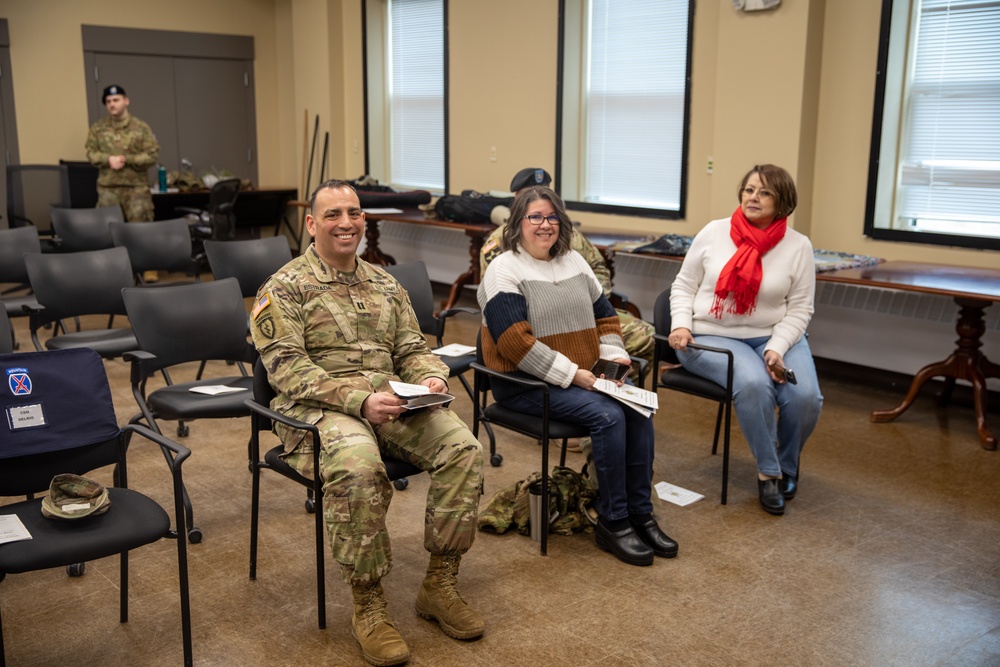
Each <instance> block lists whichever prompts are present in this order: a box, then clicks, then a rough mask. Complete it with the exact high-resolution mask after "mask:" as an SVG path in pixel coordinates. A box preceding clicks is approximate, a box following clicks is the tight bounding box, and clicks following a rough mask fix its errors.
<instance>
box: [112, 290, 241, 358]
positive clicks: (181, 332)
mask: <svg viewBox="0 0 1000 667" xmlns="http://www.w3.org/2000/svg"><path fill="white" fill-rule="evenodd" d="M122 294H123V297H124V301H125V307H126V311H127V313H128V317H129V321H130V322H131V323H132V328H133V330H134V331H135V336H136V339H137V340H138V341H139V348H140V349H141V350H142V351H144V352H148V353H150V354H153V355H155V356H156V359H155V360H150V361H148V362H146V363H144V366H145V367H146V370H147V374H148V373H149V372H156V371H159V370H160V369H163V368H167V367H169V366H174V365H176V364H183V363H186V362H190V361H202V360H220V361H242V362H247V363H253V361H254V359H255V358H256V351H255V350H254V348H253V346H252V345H250V343H249V342H247V328H246V317H247V316H246V310H245V309H244V307H243V296H242V295H241V294H240V286H239V283H237V282H236V280H235V279H234V278H226V279H224V280H214V281H211V282H202V283H192V284H188V285H167V286H164V287H162V288H159V289H147V288H144V287H132V288H129V289H125V290H123V292H122Z"/></svg>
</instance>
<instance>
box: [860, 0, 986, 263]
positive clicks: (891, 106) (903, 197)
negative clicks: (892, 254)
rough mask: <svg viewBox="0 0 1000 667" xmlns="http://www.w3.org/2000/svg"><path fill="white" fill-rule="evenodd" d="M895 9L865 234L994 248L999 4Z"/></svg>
mask: <svg viewBox="0 0 1000 667" xmlns="http://www.w3.org/2000/svg"><path fill="white" fill-rule="evenodd" d="M886 1H887V2H888V0H886ZM895 4H897V5H898V6H897V7H892V8H887V11H886V12H884V19H883V44H882V51H881V53H880V60H881V61H882V62H881V63H880V68H879V69H880V72H881V73H882V80H881V81H880V88H879V92H880V93H881V94H882V95H883V97H884V100H883V104H882V109H881V111H882V113H881V116H880V117H877V118H876V123H877V126H876V129H875V132H873V164H872V168H871V173H872V174H873V175H874V176H875V178H874V179H872V180H871V184H870V187H869V206H868V212H867V213H868V215H867V219H866V233H869V235H871V236H873V237H875V238H890V239H898V240H907V241H917V242H928V243H938V244H947V245H957V246H969V247H992V248H1000V0H915V1H914V2H913V3H912V6H910V5H909V4H908V3H902V2H898V3H895ZM886 24H888V25H886ZM881 65H884V66H881ZM897 118H898V121H896V120H895V119H897ZM879 135H881V136H879ZM874 138H877V139H878V142H877V143H875V142H874ZM897 156H898V157H897Z"/></svg>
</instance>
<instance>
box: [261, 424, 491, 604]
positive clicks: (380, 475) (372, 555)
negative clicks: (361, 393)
mask: <svg viewBox="0 0 1000 667" xmlns="http://www.w3.org/2000/svg"><path fill="white" fill-rule="evenodd" d="M278 426H279V427H280V426H281V425H280V424H279V425H278ZM316 426H317V427H318V428H319V432H320V440H321V441H322V447H323V449H322V451H321V452H320V459H319V460H320V468H321V476H322V479H323V514H324V518H325V521H326V527H327V532H328V534H329V536H330V547H331V550H332V552H333V557H334V559H335V560H336V561H337V562H338V563H340V565H341V575H342V576H343V578H344V581H345V582H347V583H348V584H350V585H351V586H356V585H364V584H371V583H376V582H378V581H379V580H380V579H381V578H382V577H384V576H386V575H387V574H389V570H391V569H392V551H391V548H390V543H389V534H388V532H387V531H386V527H385V514H386V511H387V510H388V509H389V502H390V501H391V500H392V494H393V487H392V483H391V482H390V481H389V478H388V477H387V476H386V472H385V465H384V464H383V463H382V458H381V454H380V445H381V450H382V451H384V452H385V453H386V454H388V455H390V456H392V457H393V458H397V459H401V460H405V461H409V462H410V463H412V464H414V465H416V466H417V467H419V468H421V469H422V470H426V471H427V472H428V473H430V477H431V483H430V489H429V490H428V492H427V509H426V512H425V514H424V547H425V548H426V549H427V550H428V551H429V552H431V553H432V554H440V555H461V554H464V553H465V552H466V551H468V550H469V547H471V546H472V542H473V540H474V539H475V536H476V521H477V516H478V511H479V497H480V494H481V493H482V467H483V450H482V446H481V445H480V444H479V441H478V440H476V439H475V438H474V437H473V435H472V433H471V432H470V431H469V429H468V427H467V426H466V425H465V423H464V422H462V420H461V419H459V418H458V416H456V415H455V414H454V413H453V412H452V411H451V410H448V409H445V408H441V409H435V410H423V411H420V412H417V413H415V414H412V415H409V416H406V417H404V418H403V419H402V420H396V421H393V422H390V423H388V424H381V425H378V426H374V427H373V426H372V425H370V424H369V423H368V422H367V421H365V420H362V419H357V418H355V417H352V416H350V415H345V414H343V413H340V412H333V411H325V412H324V414H323V417H322V418H321V419H320V420H319V422H318V423H317V424H316ZM373 428H374V430H373ZM278 435H279V437H283V436H285V435H286V433H282V432H280V431H279V433H278ZM285 460H286V461H287V462H288V464H289V465H291V466H292V467H293V468H295V469H296V470H298V471H299V472H300V473H301V474H302V475H303V476H305V477H308V478H309V479H312V477H313V472H312V467H313V453H312V442H311V439H309V438H307V439H305V440H303V441H302V442H301V443H300V444H299V445H298V446H297V447H296V448H295V449H294V450H293V451H292V452H291V453H290V454H286V455H285Z"/></svg>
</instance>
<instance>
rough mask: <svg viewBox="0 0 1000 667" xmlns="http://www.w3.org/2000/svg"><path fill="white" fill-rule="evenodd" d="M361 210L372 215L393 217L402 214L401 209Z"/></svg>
mask: <svg viewBox="0 0 1000 667" xmlns="http://www.w3.org/2000/svg"><path fill="white" fill-rule="evenodd" d="M361 210H362V211H364V212H365V213H372V214H373V215H380V214H381V215H393V214H396V213H402V212H403V209H401V208H363V209H361Z"/></svg>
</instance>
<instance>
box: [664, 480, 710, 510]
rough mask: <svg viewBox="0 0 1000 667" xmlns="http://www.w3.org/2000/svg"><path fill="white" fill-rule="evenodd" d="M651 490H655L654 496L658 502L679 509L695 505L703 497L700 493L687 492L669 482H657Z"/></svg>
mask: <svg viewBox="0 0 1000 667" xmlns="http://www.w3.org/2000/svg"><path fill="white" fill-rule="evenodd" d="M653 488H654V489H656V495H657V496H659V497H660V500H666V501H667V502H668V503H673V504H674V505H680V506H681V507H684V506H685V505H690V504H691V503H696V502H698V501H699V500H701V499H702V498H704V497H705V496H703V495H701V494H700V493H695V492H694V491H688V490H687V489H683V488H681V487H679V486H677V485H675V484H671V483H670V482H657V483H656V486H654V487H653Z"/></svg>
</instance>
